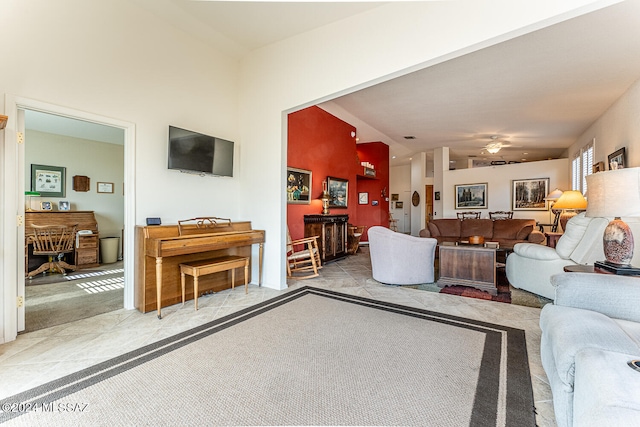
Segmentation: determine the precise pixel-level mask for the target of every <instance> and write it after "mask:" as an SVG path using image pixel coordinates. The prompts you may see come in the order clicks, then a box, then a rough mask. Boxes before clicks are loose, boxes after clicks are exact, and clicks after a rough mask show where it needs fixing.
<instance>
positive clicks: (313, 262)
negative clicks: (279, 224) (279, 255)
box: [287, 230, 322, 279]
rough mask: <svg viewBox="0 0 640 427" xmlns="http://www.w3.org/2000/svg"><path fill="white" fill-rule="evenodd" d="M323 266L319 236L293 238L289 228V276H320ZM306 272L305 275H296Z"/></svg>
mask: <svg viewBox="0 0 640 427" xmlns="http://www.w3.org/2000/svg"><path fill="white" fill-rule="evenodd" d="M321 268H322V263H321V261H320V250H319V249H318V237H317V236H312V237H305V238H303V239H297V240H292V239H291V235H290V234H289V230H287V278H289V279H310V278H312V277H318V276H319V274H318V270H319V269H321ZM295 273H304V275H302V276H300V275H295Z"/></svg>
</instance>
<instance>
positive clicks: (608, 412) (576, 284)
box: [540, 273, 640, 427]
mask: <svg viewBox="0 0 640 427" xmlns="http://www.w3.org/2000/svg"><path fill="white" fill-rule="evenodd" d="M551 282H552V284H553V286H554V289H556V293H555V297H556V298H555V301H554V303H553V304H547V305H545V306H544V308H543V309H542V312H541V313H540V328H541V330H542V339H541V344H540V353H541V357H542V365H543V367H544V370H545V372H546V374H547V377H548V379H549V384H550V386H551V391H552V392H553V406H554V411H555V415H556V423H557V425H558V426H559V427H569V426H581V427H582V426H616V427H620V426H639V425H640V372H638V371H635V370H633V369H632V368H630V367H629V366H628V362H629V361H631V360H635V359H640V310H639V309H638V307H640V277H625V276H616V275H613V274H597V273H561V274H557V275H554V276H553V277H552V278H551Z"/></svg>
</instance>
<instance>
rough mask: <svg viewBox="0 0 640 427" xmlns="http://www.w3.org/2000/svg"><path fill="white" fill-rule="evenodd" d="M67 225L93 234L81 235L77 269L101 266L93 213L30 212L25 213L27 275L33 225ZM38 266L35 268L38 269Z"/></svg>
mask: <svg viewBox="0 0 640 427" xmlns="http://www.w3.org/2000/svg"><path fill="white" fill-rule="evenodd" d="M33 224H35V225H66V226H73V225H76V224H77V230H91V231H92V233H93V234H85V235H79V236H78V241H77V245H76V247H75V249H74V253H73V260H68V261H69V263H73V264H75V266H76V268H89V267H97V266H98V265H100V264H99V259H100V258H99V247H100V245H99V244H98V242H99V240H98V236H99V234H98V222H97V221H96V217H95V215H94V213H93V211H30V212H25V213H24V235H25V245H24V246H25V273H27V272H28V271H29V252H30V249H31V248H30V246H31V245H30V242H29V240H28V238H29V234H31V233H33V228H32V227H31V225H33ZM38 265H39V264H38ZM38 265H36V266H34V268H36V267H37V266H38Z"/></svg>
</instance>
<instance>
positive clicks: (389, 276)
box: [368, 226, 438, 285]
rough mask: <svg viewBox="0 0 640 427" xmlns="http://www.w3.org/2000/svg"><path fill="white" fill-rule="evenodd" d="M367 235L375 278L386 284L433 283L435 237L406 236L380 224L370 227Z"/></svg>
mask: <svg viewBox="0 0 640 427" xmlns="http://www.w3.org/2000/svg"><path fill="white" fill-rule="evenodd" d="M368 234H369V253H370V255H371V270H372V273H373V278H374V279H375V280H377V281H378V282H381V283H386V284H389V285H419V284H422V283H433V281H434V262H435V252H436V245H437V244H438V241H437V240H436V239H433V238H425V237H414V236H409V235H406V234H402V233H397V232H395V231H391V230H389V229H388V228H385V227H380V226H375V227H371V228H370V229H369V232H368Z"/></svg>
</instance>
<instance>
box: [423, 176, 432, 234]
mask: <svg viewBox="0 0 640 427" xmlns="http://www.w3.org/2000/svg"><path fill="white" fill-rule="evenodd" d="M432 219H433V185H425V186H424V228H427V224H428V223H429V221H431V220H432Z"/></svg>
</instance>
